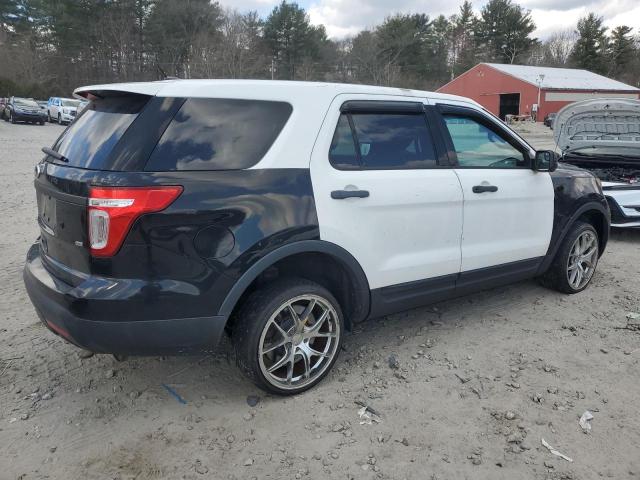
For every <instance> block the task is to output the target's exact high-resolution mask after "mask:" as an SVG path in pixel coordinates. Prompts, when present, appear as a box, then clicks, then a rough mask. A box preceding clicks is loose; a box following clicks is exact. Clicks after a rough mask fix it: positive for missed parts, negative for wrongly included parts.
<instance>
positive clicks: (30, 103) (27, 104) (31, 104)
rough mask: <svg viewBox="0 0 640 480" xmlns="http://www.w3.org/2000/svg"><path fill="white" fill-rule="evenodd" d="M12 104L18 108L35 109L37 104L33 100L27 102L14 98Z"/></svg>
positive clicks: (23, 99)
mask: <svg viewBox="0 0 640 480" xmlns="http://www.w3.org/2000/svg"><path fill="white" fill-rule="evenodd" d="M13 102H14V103H15V104H16V106H18V107H37V106H38V104H37V103H36V102H35V101H34V100H29V99H28V98H14V99H13Z"/></svg>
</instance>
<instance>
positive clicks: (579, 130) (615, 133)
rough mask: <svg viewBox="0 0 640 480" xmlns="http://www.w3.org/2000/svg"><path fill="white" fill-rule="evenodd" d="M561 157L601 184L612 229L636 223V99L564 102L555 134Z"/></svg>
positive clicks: (639, 212) (639, 137)
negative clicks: (593, 176)
mask: <svg viewBox="0 0 640 480" xmlns="http://www.w3.org/2000/svg"><path fill="white" fill-rule="evenodd" d="M553 135H554V138H555V140H556V144H557V145H558V147H559V148H560V150H561V151H562V161H563V162H565V163H569V164H571V165H575V166H577V167H580V168H584V169H586V170H589V171H590V172H592V173H593V174H594V175H596V176H597V177H598V178H599V179H600V181H601V182H602V189H603V191H604V194H605V196H606V198H607V201H608V202H609V208H610V209H611V226H612V227H636V228H638V227H640V100H631V99H620V98H611V99H606V98H600V99H594V100H584V101H582V102H576V103H572V104H569V105H567V106H566V107H564V108H563V109H562V110H560V111H559V112H558V116H557V117H556V119H555V126H554V132H553Z"/></svg>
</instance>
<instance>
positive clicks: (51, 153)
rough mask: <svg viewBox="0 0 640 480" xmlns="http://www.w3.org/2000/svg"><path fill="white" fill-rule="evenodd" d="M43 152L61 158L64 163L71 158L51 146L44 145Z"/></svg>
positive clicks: (57, 158)
mask: <svg viewBox="0 0 640 480" xmlns="http://www.w3.org/2000/svg"><path fill="white" fill-rule="evenodd" d="M42 152H43V153H46V154H47V155H49V156H50V157H53V158H55V159H56V160H60V161H61V162H64V163H69V159H68V158H67V157H65V156H64V155H62V154H61V153H58V152H56V151H55V150H54V149H52V148H49V147H42Z"/></svg>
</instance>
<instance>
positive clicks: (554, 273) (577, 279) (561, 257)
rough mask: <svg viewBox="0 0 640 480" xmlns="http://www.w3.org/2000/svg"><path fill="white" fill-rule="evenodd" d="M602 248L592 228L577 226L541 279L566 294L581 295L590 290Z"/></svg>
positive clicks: (583, 225)
mask: <svg viewBox="0 0 640 480" xmlns="http://www.w3.org/2000/svg"><path fill="white" fill-rule="evenodd" d="M599 245H600V244H599V241H598V233H597V232H596V230H595V228H593V225H591V224H589V223H585V222H576V224H575V225H574V226H573V227H572V229H571V230H570V231H569V233H568V234H567V236H566V237H565V239H564V241H563V242H562V245H561V246H560V248H559V250H558V253H557V254H556V257H555V259H554V261H553V263H552V264H551V267H550V268H549V270H548V271H547V273H545V274H544V276H543V277H542V283H543V285H545V286H548V287H551V288H554V289H555V290H559V291H561V292H564V293H578V292H581V291H582V290H584V289H585V288H587V286H588V285H589V282H591V279H592V278H593V274H594V273H595V271H596V266H597V265H598V258H599V257H600V246H599Z"/></svg>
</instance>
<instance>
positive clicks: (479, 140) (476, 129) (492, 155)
mask: <svg viewBox="0 0 640 480" xmlns="http://www.w3.org/2000/svg"><path fill="white" fill-rule="evenodd" d="M444 118H445V122H446V125H447V129H448V130H449V134H450V135H451V140H452V141H453V146H454V148H455V151H456V154H457V156H458V164H459V165H460V166H461V167H477V168H522V167H525V166H527V165H526V164H527V163H528V162H527V161H526V159H525V157H524V154H523V153H522V152H521V151H520V150H518V149H517V148H515V147H514V146H513V145H511V144H510V143H509V142H508V141H507V140H505V139H504V138H503V137H502V136H501V135H500V134H498V133H497V132H495V131H494V130H492V129H490V128H488V127H487V126H485V125H483V124H482V123H480V122H478V121H476V120H474V119H473V118H470V117H465V116H462V115H445V117H444Z"/></svg>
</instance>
